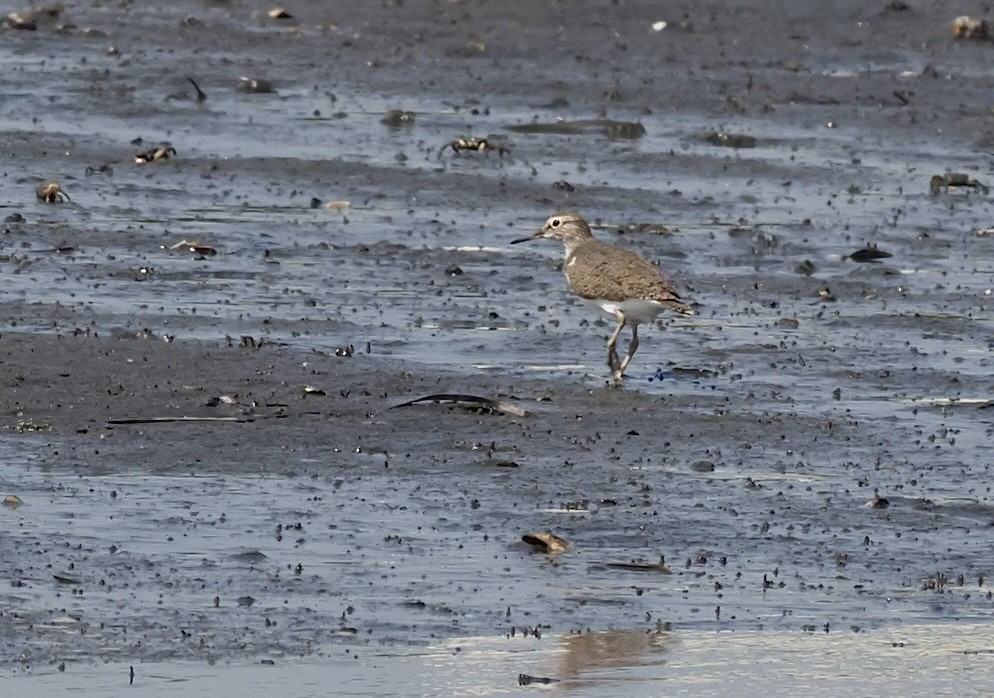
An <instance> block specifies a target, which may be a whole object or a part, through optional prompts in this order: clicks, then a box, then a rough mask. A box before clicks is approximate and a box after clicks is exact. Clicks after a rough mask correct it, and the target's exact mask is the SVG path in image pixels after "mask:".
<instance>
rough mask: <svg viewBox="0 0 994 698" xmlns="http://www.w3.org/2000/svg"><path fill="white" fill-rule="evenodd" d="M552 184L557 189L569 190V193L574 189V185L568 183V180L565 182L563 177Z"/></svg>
mask: <svg viewBox="0 0 994 698" xmlns="http://www.w3.org/2000/svg"><path fill="white" fill-rule="evenodd" d="M552 186H553V188H555V189H559V190H561V191H566V192H569V193H571V194H572V193H573V192H575V191H576V187H574V186H573V185H572V184H570V183H569V182H567V181H566V180H565V179H562V180H559V181H558V182H553V183H552Z"/></svg>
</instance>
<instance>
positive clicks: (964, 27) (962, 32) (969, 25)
mask: <svg viewBox="0 0 994 698" xmlns="http://www.w3.org/2000/svg"><path fill="white" fill-rule="evenodd" d="M953 37H954V38H956V39H978V40H986V39H990V38H991V33H990V27H989V26H988V25H987V20H986V19H977V18H976V17H970V16H968V15H960V16H959V17H957V18H956V19H954V20H953Z"/></svg>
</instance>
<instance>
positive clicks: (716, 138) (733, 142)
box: [704, 131, 756, 148]
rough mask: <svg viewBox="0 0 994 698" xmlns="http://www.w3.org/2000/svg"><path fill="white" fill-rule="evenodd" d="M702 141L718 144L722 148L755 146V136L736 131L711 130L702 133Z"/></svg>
mask: <svg viewBox="0 0 994 698" xmlns="http://www.w3.org/2000/svg"><path fill="white" fill-rule="evenodd" d="M704 142H705V143H710V144H711V145H718V146H721V147H723V148H755V147H756V138H755V137H754V136H745V135H742V134H738V133H725V132H724V131H712V132H711V133H707V134H705V135H704Z"/></svg>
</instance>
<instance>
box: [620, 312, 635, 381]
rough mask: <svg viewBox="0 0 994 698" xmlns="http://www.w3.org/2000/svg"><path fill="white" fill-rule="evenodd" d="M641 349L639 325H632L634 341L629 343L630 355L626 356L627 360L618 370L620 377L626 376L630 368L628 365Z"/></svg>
mask: <svg viewBox="0 0 994 698" xmlns="http://www.w3.org/2000/svg"><path fill="white" fill-rule="evenodd" d="M638 348H639V326H638V323H635V324H634V325H632V341H631V342H629V343H628V354H627V355H626V356H625V360H624V361H622V362H621V366H620V367H619V368H618V375H620V376H623V375H625V369H626V368H628V364H630V363H631V361H632V357H633V356H635V351H636V350H637V349H638Z"/></svg>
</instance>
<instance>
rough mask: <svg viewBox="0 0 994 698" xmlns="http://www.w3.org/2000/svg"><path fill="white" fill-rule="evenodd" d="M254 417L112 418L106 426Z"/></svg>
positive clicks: (249, 419)
mask: <svg viewBox="0 0 994 698" xmlns="http://www.w3.org/2000/svg"><path fill="white" fill-rule="evenodd" d="M253 421H255V418H254V417H112V418H110V419H108V420H107V425H108V426H122V425H127V424H169V423H171V422H253Z"/></svg>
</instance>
